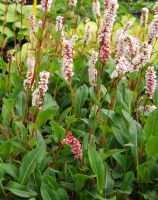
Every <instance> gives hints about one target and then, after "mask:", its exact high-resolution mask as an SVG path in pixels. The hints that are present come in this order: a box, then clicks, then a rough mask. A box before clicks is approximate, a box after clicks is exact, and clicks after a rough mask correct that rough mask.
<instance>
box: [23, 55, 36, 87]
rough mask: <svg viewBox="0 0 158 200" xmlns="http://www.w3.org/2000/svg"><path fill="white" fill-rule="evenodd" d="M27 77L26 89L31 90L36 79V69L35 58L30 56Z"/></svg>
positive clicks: (25, 81)
mask: <svg viewBox="0 0 158 200" xmlns="http://www.w3.org/2000/svg"><path fill="white" fill-rule="evenodd" d="M27 68H28V70H27V75H26V79H25V80H24V88H25V90H31V88H32V85H33V78H34V68H35V58H34V57H33V56H30V57H29V58H28V59H27Z"/></svg>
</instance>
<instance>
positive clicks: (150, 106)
mask: <svg viewBox="0 0 158 200" xmlns="http://www.w3.org/2000/svg"><path fill="white" fill-rule="evenodd" d="M156 108H157V107H156V106H155V105H146V106H145V111H146V112H153V111H154V110H155V109H156Z"/></svg>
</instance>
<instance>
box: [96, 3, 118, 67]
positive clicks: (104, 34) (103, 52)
mask: <svg viewBox="0 0 158 200" xmlns="http://www.w3.org/2000/svg"><path fill="white" fill-rule="evenodd" d="M117 9H118V3H117V0H111V2H110V6H109V7H108V9H107V11H106V13H105V18H104V22H103V24H102V26H101V33H100V36H99V41H100V43H101V48H100V58H101V60H102V62H103V63H104V64H107V61H108V59H109V57H110V43H111V35H112V28H113V25H114V22H115V16H116V12H117Z"/></svg>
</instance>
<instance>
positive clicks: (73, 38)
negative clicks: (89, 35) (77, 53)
mask: <svg viewBox="0 0 158 200" xmlns="http://www.w3.org/2000/svg"><path fill="white" fill-rule="evenodd" d="M77 40H78V36H77V35H73V36H72V38H71V40H70V42H71V44H72V45H73V46H75V44H76V42H77Z"/></svg>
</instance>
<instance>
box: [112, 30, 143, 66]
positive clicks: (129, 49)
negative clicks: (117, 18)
mask: <svg viewBox="0 0 158 200" xmlns="http://www.w3.org/2000/svg"><path fill="white" fill-rule="evenodd" d="M139 50H140V45H139V40H138V37H136V36H130V35H129V34H127V28H126V29H125V31H123V30H120V31H119V34H118V35H117V43H116V54H115V60H116V62H118V61H119V59H120V57H125V58H126V59H127V60H129V61H131V60H132V58H133V57H134V56H136V55H138V53H139Z"/></svg>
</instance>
